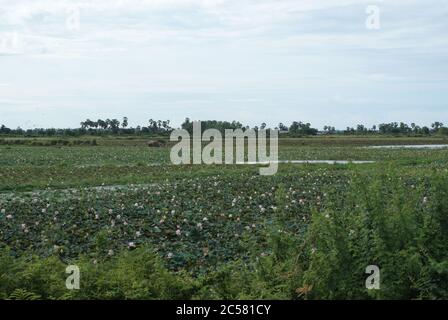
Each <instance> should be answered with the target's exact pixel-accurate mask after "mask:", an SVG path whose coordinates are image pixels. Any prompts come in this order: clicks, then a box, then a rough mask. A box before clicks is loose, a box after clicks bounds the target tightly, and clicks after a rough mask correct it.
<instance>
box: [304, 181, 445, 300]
mask: <svg viewBox="0 0 448 320" xmlns="http://www.w3.org/2000/svg"><path fill="white" fill-rule="evenodd" d="M305 248H306V249H305V251H304V256H306V257H307V260H306V261H309V263H308V264H307V266H306V268H307V271H306V272H305V275H304V283H305V284H306V285H308V286H311V287H312V290H311V292H310V293H309V298H320V299H366V298H379V299H417V298H423V299H437V298H445V299H446V298H448V181H447V179H445V178H442V177H438V176H437V177H435V176H433V177H429V178H421V179H418V180H417V181H413V182H412V181H406V179H404V178H402V177H400V176H399V175H397V176H395V175H383V176H380V177H379V178H375V180H374V181H373V182H372V183H366V182H365V179H361V178H356V179H354V182H353V184H352V188H351V191H350V192H349V193H348V195H347V197H346V198H341V197H334V199H332V201H330V203H329V204H328V206H327V209H326V210H325V211H323V212H319V213H315V214H314V216H313V222H312V225H311V227H310V230H309V233H308V238H307V243H306V246H305ZM369 265H376V266H378V267H379V268H380V290H367V289H366V287H365V281H366V278H367V277H368V274H365V270H366V267H367V266H369Z"/></svg>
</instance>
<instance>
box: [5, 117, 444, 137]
mask: <svg viewBox="0 0 448 320" xmlns="http://www.w3.org/2000/svg"><path fill="white" fill-rule="evenodd" d="M181 128H182V129H185V130H187V131H188V132H189V133H190V134H191V133H192V132H193V122H192V121H191V120H190V119H189V118H186V119H185V121H184V122H183V123H182V124H181ZM201 128H202V131H204V130H206V129H210V128H213V129H217V130H219V131H220V132H222V133H224V130H226V129H233V130H235V129H243V130H247V129H254V130H255V131H258V130H260V129H261V130H262V129H268V127H267V125H266V123H262V124H261V125H260V126H254V127H252V128H251V127H250V126H245V125H243V124H242V123H240V122H238V121H232V122H228V121H217V120H205V121H201ZM273 129H277V130H280V134H281V135H287V136H291V137H297V136H315V135H407V136H427V135H434V134H441V135H448V127H445V126H444V124H443V123H442V122H439V121H436V122H434V123H432V124H431V126H430V127H427V126H419V125H416V124H415V123H411V124H410V125H408V124H406V123H404V122H400V123H398V122H391V123H381V124H379V125H378V126H377V125H374V126H372V127H370V128H368V127H367V126H365V125H363V124H358V125H357V126H356V127H347V128H346V129H345V130H337V129H336V128H335V127H334V126H331V125H325V126H324V127H323V130H318V129H317V128H313V127H312V126H311V124H310V123H304V122H301V121H293V122H292V123H291V124H290V125H289V126H287V125H285V124H283V123H279V124H278V125H277V126H276V127H275V128H273ZM172 130H173V128H172V127H171V126H170V120H153V119H149V120H148V123H147V125H142V126H140V125H138V126H137V127H135V128H132V127H129V122H128V118H127V117H123V119H122V121H121V122H120V121H119V120H117V119H104V120H103V119H98V120H96V121H92V120H90V119H87V120H85V121H82V122H81V123H80V127H79V128H69V129H55V128H36V129H26V130H24V129H21V128H17V129H10V128H8V127H6V126H5V125H1V126H0V134H1V135H14V136H48V137H51V136H81V135H92V136H96V135H154V136H168V135H169V134H170V133H171V131H172Z"/></svg>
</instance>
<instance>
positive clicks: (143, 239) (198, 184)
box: [0, 136, 448, 299]
mask: <svg viewBox="0 0 448 320" xmlns="http://www.w3.org/2000/svg"><path fill="white" fill-rule="evenodd" d="M39 139H47V140H51V139H49V138H37V139H36V140H39ZM24 140H25V141H26V142H24V143H23V144H8V145H1V146H0V155H1V156H0V165H1V166H0V210H1V211H0V239H1V241H0V298H3V299H220V298H222V299H251V298H262V299H446V298H448V239H447V237H448V180H447V179H446V176H447V173H448V149H433V150H432V149H371V148H366V147H365V146H368V145H381V144H411V143H419V144H436V143H439V144H440V143H444V140H443V138H441V137H431V138H385V139H382V140H381V138H378V137H346V138H344V137H314V138H297V139H281V140H280V152H279V157H280V159H282V160H287V159H289V160H322V159H325V160H374V161H376V162H375V163H373V164H364V165H354V164H349V165H312V164H300V165H294V164H281V165H280V167H279V171H278V173H277V174H276V175H274V176H260V175H259V173H258V172H259V171H258V168H257V167H256V166H249V165H245V166H237V165H223V166H203V165H197V166H194V165H192V166H172V165H170V163H169V148H168V147H163V148H148V147H147V146H146V142H147V140H145V139H142V138H141V137H138V136H130V137H126V138H123V137H119V136H117V137H113V138H109V137H107V136H105V137H98V138H96V145H92V144H79V145H74V144H72V143H71V142H70V143H69V145H64V146H60V145H57V144H56V145H53V144H51V143H50V144H48V145H42V146H39V147H37V146H34V145H32V144H31V143H30V141H31V142H32V141H33V140H32V139H24ZM76 140H80V141H91V140H92V139H91V138H89V137H87V138H86V137H79V138H76ZM67 141H71V139H67ZM69 264H74V265H77V266H79V268H80V271H81V289H80V290H67V289H66V288H65V280H66V277H67V276H68V275H67V274H66V273H65V268H66V266H67V265H69ZM368 265H377V266H378V267H379V268H380V270H381V289H380V290H367V289H366V287H365V280H366V278H367V276H368V274H366V273H365V269H366V267H367V266H368Z"/></svg>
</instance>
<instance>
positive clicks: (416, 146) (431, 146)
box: [364, 144, 448, 149]
mask: <svg viewBox="0 0 448 320" xmlns="http://www.w3.org/2000/svg"><path fill="white" fill-rule="evenodd" d="M364 148H369V149H443V148H448V144H408V145H393V146H391V145H388V146H368V147H364Z"/></svg>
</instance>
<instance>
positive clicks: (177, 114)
mask: <svg viewBox="0 0 448 320" xmlns="http://www.w3.org/2000/svg"><path fill="white" fill-rule="evenodd" d="M368 5H376V6H378V8H379V9H380V29H373V30H372V29H368V28H367V27H366V19H367V18H368V16H369V14H367V13H366V8H367V6H368ZM78 17H79V20H78ZM447 18H448V1H446V0H425V1H422V0H418V1H417V0H415V1H414V0H383V1H376V2H375V1H363V0H338V1H336V0H79V1H77V0H71V1H69V0H0V123H4V124H6V125H8V126H9V127H17V126H21V127H22V128H32V127H76V126H79V122H80V121H82V120H84V119H86V118H90V119H92V120H96V119H98V118H118V119H120V120H121V118H122V117H123V116H128V117H129V120H130V121H129V122H130V124H131V125H137V124H141V125H144V124H147V120H148V119H149V118H154V119H171V120H172V122H173V124H174V125H175V126H177V125H179V124H180V123H181V122H182V120H183V119H184V118H185V117H190V118H192V119H195V120H205V119H220V120H233V119H235V120H239V121H241V122H243V123H245V124H250V125H256V124H260V123H261V122H266V123H268V125H270V126H275V125H277V124H278V123H279V122H281V121H282V122H284V123H290V122H291V121H293V120H297V121H305V122H311V123H312V124H313V125H314V126H316V127H319V128H322V126H323V125H326V124H332V125H335V126H336V127H338V128H345V127H346V126H349V125H350V126H355V125H356V124H358V123H363V124H367V125H369V126H370V125H372V124H377V123H380V122H389V121H405V122H417V123H419V124H430V123H431V122H432V121H435V120H439V121H442V122H446V123H448V19H447ZM78 21H79V24H78V23H77V22H78Z"/></svg>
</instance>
